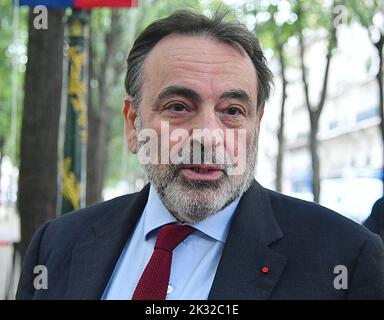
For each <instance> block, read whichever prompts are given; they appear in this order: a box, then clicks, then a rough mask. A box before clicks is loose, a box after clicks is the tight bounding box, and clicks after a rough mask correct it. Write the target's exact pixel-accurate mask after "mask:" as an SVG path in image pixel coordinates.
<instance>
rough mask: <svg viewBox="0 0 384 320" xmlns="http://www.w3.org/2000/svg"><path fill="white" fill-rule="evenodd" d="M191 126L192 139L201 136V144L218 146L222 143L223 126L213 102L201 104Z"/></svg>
mask: <svg viewBox="0 0 384 320" xmlns="http://www.w3.org/2000/svg"><path fill="white" fill-rule="evenodd" d="M192 127H193V132H191V134H192V136H193V139H194V140H195V139H196V138H197V137H200V138H201V137H203V138H202V139H200V143H201V144H202V145H203V146H206V147H208V146H209V147H218V146H220V145H222V144H223V134H224V133H223V128H222V125H221V122H220V119H219V118H218V116H217V114H216V112H215V107H214V104H213V103H211V104H206V105H204V106H202V108H201V109H200V110H199V112H198V113H197V115H196V117H195V119H194V123H193V126H192ZM196 129H198V130H196ZM200 134H201V136H200Z"/></svg>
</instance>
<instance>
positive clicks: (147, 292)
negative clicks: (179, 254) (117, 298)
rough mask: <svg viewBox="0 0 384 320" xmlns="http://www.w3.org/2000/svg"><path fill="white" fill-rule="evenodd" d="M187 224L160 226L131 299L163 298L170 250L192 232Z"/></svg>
mask: <svg viewBox="0 0 384 320" xmlns="http://www.w3.org/2000/svg"><path fill="white" fill-rule="evenodd" d="M193 230H194V229H193V228H192V227H191V226H188V225H180V224H167V225H165V226H162V227H161V228H160V231H159V234H158V236H157V240H156V244H155V249H154V250H153V253H152V256H151V259H150V260H149V262H148V264H147V266H146V267H145V269H144V271H143V274H142V275H141V277H140V280H139V282H138V284H137V286H136V289H135V292H134V293H133V296H132V300H164V299H165V296H166V294H167V288H168V282H169V275H170V272H171V262H172V251H173V249H175V248H176V247H177V246H178V245H179V244H180V243H181V242H182V241H183V240H184V239H185V238H186V237H188V236H189V235H190V234H191V233H192V232H193Z"/></svg>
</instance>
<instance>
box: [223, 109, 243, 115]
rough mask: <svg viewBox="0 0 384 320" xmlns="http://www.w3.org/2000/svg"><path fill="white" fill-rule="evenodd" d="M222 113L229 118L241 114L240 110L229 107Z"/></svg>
mask: <svg viewBox="0 0 384 320" xmlns="http://www.w3.org/2000/svg"><path fill="white" fill-rule="evenodd" d="M224 113H226V114H228V115H230V116H238V115H240V114H242V113H243V112H242V110H241V109H240V108H237V107H229V108H227V109H225V110H224Z"/></svg>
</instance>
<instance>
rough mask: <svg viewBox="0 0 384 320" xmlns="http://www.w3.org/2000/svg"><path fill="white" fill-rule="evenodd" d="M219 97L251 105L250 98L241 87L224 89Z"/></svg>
mask: <svg viewBox="0 0 384 320" xmlns="http://www.w3.org/2000/svg"><path fill="white" fill-rule="evenodd" d="M220 99H236V100H239V101H242V102H244V103H245V104H247V105H248V106H252V100H251V98H250V97H249V95H248V93H246V92H245V91H244V90H241V89H236V90H229V91H226V92H224V93H223V94H222V95H221V96H220Z"/></svg>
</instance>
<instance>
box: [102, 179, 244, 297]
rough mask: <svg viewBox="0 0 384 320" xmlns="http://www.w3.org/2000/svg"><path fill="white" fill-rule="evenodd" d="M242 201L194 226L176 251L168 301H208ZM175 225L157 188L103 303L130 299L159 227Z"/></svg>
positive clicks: (107, 288) (114, 273) (119, 264)
mask: <svg viewBox="0 0 384 320" xmlns="http://www.w3.org/2000/svg"><path fill="white" fill-rule="evenodd" d="M239 200H240V198H237V199H236V200H235V201H233V202H232V203H230V204H229V205H228V206H227V207H225V208H224V209H223V210H221V211H219V212H218V213H216V214H214V215H212V216H210V217H209V218H207V219H205V220H203V221H201V222H199V223H196V224H193V225H192V226H193V227H194V228H195V229H196V230H195V231H194V232H193V233H192V234H191V235H190V236H189V237H187V238H186V239H185V240H184V241H183V242H182V243H180V244H179V245H178V246H177V247H176V248H175V249H174V251H173V257H172V265H171V274H170V281H169V286H168V292H167V296H166V299H167V300H177V299H182V300H187V299H193V300H205V299H207V298H208V294H209V291H210V290H211V286H212V283H213V279H214V277H215V273H216V269H217V266H218V264H219V260H220V256H221V253H222V251H223V248H224V243H225V240H226V238H227V235H228V230H229V227H230V224H231V220H232V217H233V214H234V212H235V209H236V207H237V205H238V203H239ZM172 222H176V219H175V218H174V216H173V215H172V214H171V213H170V212H169V211H168V210H167V209H166V207H165V206H164V205H163V203H162V201H161V200H160V198H159V196H158V194H157V192H156V190H155V188H154V187H153V186H151V187H150V190H149V196H148V202H147V204H146V206H145V208H144V211H143V214H142V215H141V217H140V219H139V221H138V224H137V226H136V228H135V230H134V232H133V233H132V235H131V237H130V238H129V239H128V241H127V243H126V245H125V247H124V249H123V251H122V253H121V255H120V258H119V260H118V262H117V264H116V266H115V269H114V271H113V273H112V276H111V278H110V279H109V282H108V285H107V287H106V288H105V290H104V293H103V296H102V299H103V300H121V299H128V300H129V299H131V298H132V295H133V292H134V291H135V288H136V285H137V283H138V281H139V279H140V277H141V274H142V273H143V271H144V268H145V266H146V265H147V263H148V261H149V259H150V258H151V256H152V253H153V248H154V246H155V242H156V237H157V233H158V231H159V228H160V227H161V226H163V225H165V224H168V223H172Z"/></svg>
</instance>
